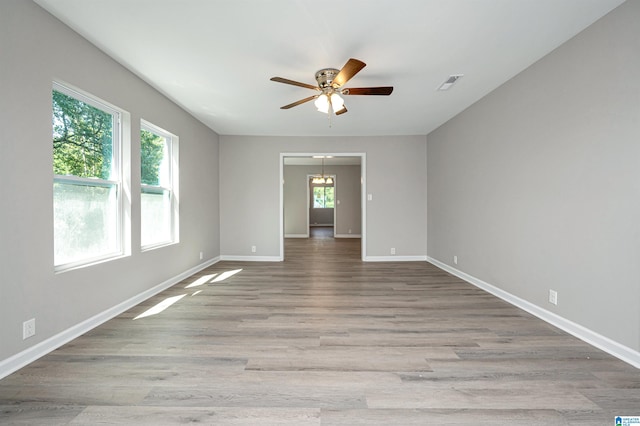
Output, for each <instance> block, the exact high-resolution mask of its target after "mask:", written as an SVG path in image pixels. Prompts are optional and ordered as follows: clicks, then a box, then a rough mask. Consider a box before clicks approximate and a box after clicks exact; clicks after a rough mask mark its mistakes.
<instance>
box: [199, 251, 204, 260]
mask: <svg viewBox="0 0 640 426" xmlns="http://www.w3.org/2000/svg"><path fill="white" fill-rule="evenodd" d="M203 258H204V253H203V252H200V260H202V259H203Z"/></svg>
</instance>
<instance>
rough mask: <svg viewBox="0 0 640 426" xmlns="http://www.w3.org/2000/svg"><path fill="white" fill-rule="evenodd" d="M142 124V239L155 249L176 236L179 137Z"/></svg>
mask: <svg viewBox="0 0 640 426" xmlns="http://www.w3.org/2000/svg"><path fill="white" fill-rule="evenodd" d="M140 127H141V130H140V161H141V165H140V171H141V183H142V185H141V194H140V216H141V218H140V219H141V220H140V222H141V226H142V229H141V236H140V242H141V245H142V247H143V248H153V247H157V246H161V245H166V244H171V243H173V242H175V241H176V239H177V238H176V235H177V213H178V208H177V197H176V191H175V190H176V187H177V184H176V183H177V164H178V161H177V159H178V138H177V137H176V136H174V135H172V134H170V133H168V132H166V131H164V130H162V129H160V128H158V127H156V126H154V125H152V124H150V123H147V122H145V121H143V122H142V123H141V126H140Z"/></svg>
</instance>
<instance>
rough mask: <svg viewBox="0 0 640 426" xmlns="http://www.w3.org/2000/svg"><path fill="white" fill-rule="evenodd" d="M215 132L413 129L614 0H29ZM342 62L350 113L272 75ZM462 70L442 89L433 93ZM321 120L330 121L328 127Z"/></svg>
mask: <svg viewBox="0 0 640 426" xmlns="http://www.w3.org/2000/svg"><path fill="white" fill-rule="evenodd" d="M35 1H36V3H38V4H39V5H41V6H42V7H44V8H45V9H47V10H48V11H49V12H51V13H52V14H53V15H55V16H56V17H58V18H59V19H60V20H61V21H63V22H64V23H66V24H67V25H69V26H70V27H72V28H73V29H75V30H76V31H77V32H78V33H80V34H81V35H83V36H84V37H85V38H87V39H88V40H90V41H91V42H92V43H94V44H95V45H96V46H98V47H99V48H100V49H102V50H104V51H105V52H106V53H108V54H109V55H110V56H112V57H113V58H115V59H116V60H117V61H118V62H120V63H121V64H123V65H124V66H125V67H127V68H129V69H130V70H131V71H133V72H134V73H135V74H137V75H138V76H140V77H141V78H142V79H143V80H145V81H147V82H148V83H149V84H151V85H152V86H154V87H155V88H156V89H158V90H160V91H161V92H162V93H164V94H165V95H166V96H168V97H169V98H170V99H172V100H173V101H175V102H176V103H177V104H179V105H181V106H182V107H183V108H184V109H186V110H187V111H189V112H190V113H191V114H193V115H194V116H195V117H197V118H198V119H199V120H200V121H202V122H203V123H205V124H206V125H207V126H209V127H210V128H211V129H213V130H215V131H216V132H218V133H219V134H222V135H279V136H286V135H295V136H307V135H311V136H323V135H336V136H337V135H362V136H368V135H423V134H427V133H429V132H430V131H432V130H433V129H435V128H437V127H438V126H440V125H441V124H442V123H444V122H445V121H447V120H448V119H450V118H451V117H453V116H455V115H456V114H458V113H459V112H461V111H462V110H464V109H465V108H467V107H468V106H470V105H471V104H473V103H474V102H476V101H477V100H478V99H480V98H481V97H483V96H484V95H486V94H487V93H489V92H490V91H491V90H493V89H495V88H496V87H498V86H499V85H501V84H502V83H504V82H505V81H507V80H509V79H510V78H511V77H513V76H514V75H516V74H518V73H519V72H520V71H522V70H523V69H525V68H526V67H528V66H529V65H531V64H532V63H534V62H535V61H537V60H538V59H540V58H541V57H542V56H544V55H545V54H547V53H549V52H550V51H552V50H553V49H555V48H556V47H558V46H559V45H560V44H562V43H563V42H565V41H566V40H568V39H569V38H571V37H572V36H574V35H576V34H577V33H578V32H580V31H581V30H582V29H584V28H586V27H587V26H589V25H590V24H591V23H593V22H594V21H596V20H597V19H598V18H600V17H601V16H603V15H604V14H606V13H607V12H609V11H610V10H612V9H613V8H615V7H616V6H618V5H619V4H621V3H622V2H623V0H375V1H374V0H349V1H341V2H318V1H313V2H312V1H308V0H187V1H185V0H91V1H87V0H35ZM349 58H357V59H360V60H362V61H364V62H365V63H367V66H366V67H365V68H364V69H363V70H362V71H360V73H359V74H357V75H356V76H355V77H354V78H353V79H352V80H351V81H350V82H349V83H348V84H346V85H345V87H367V86H386V85H391V86H394V87H395V90H394V92H393V94H392V95H391V96H388V97H387V96H347V97H346V105H347V107H348V109H349V112H348V113H347V114H344V115H341V116H337V117H335V116H334V117H332V119H331V122H329V120H328V117H327V116H326V115H325V114H322V113H320V112H317V111H316V110H315V108H314V106H313V103H312V102H308V103H305V104H303V105H300V106H298V107H295V108H292V109H290V110H281V109H279V107H280V106H282V105H286V104H289V103H291V102H294V101H296V100H299V99H302V98H305V97H308V96H311V95H313V94H314V93H315V92H314V91H311V90H309V89H305V88H301V87H295V86H289V85H285V84H281V83H275V82H272V81H269V78H271V77H273V76H279V77H284V78H288V79H292V80H296V81H301V82H304V83H309V84H315V80H314V74H315V72H316V71H317V70H318V69H321V68H327V67H333V68H341V67H342V65H344V63H345V62H346V61H347V60H348V59H349ZM451 74H464V77H463V78H461V79H460V80H459V81H458V83H457V84H456V85H455V86H453V87H452V88H451V89H450V90H449V91H446V92H439V91H436V90H435V89H436V88H437V87H438V86H439V85H440V84H441V83H442V82H443V81H444V80H446V79H447V77H448V76H449V75H451ZM330 125H331V127H330Z"/></svg>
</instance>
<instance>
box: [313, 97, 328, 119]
mask: <svg viewBox="0 0 640 426" xmlns="http://www.w3.org/2000/svg"><path fill="white" fill-rule="evenodd" d="M313 104H314V105H315V106H316V108H317V109H318V111H320V112H324V113H325V114H329V97H328V96H327V95H325V94H324V93H323V94H322V95H320V96H318V99H316V100H315V102H314V103H313Z"/></svg>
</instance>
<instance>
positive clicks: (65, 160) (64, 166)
mask: <svg viewBox="0 0 640 426" xmlns="http://www.w3.org/2000/svg"><path fill="white" fill-rule="evenodd" d="M112 157H113V116H112V114H110V113H107V112H104V111H101V110H99V109H98V108H95V107H93V106H91V105H89V104H87V103H85V102H82V101H80V100H77V99H74V98H72V97H71V96H68V95H66V94H64V93H61V92H58V91H56V90H54V91H53V173H54V174H56V175H73V176H78V177H89V178H100V179H111V178H112V174H113V172H112V165H113V159H112Z"/></svg>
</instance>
